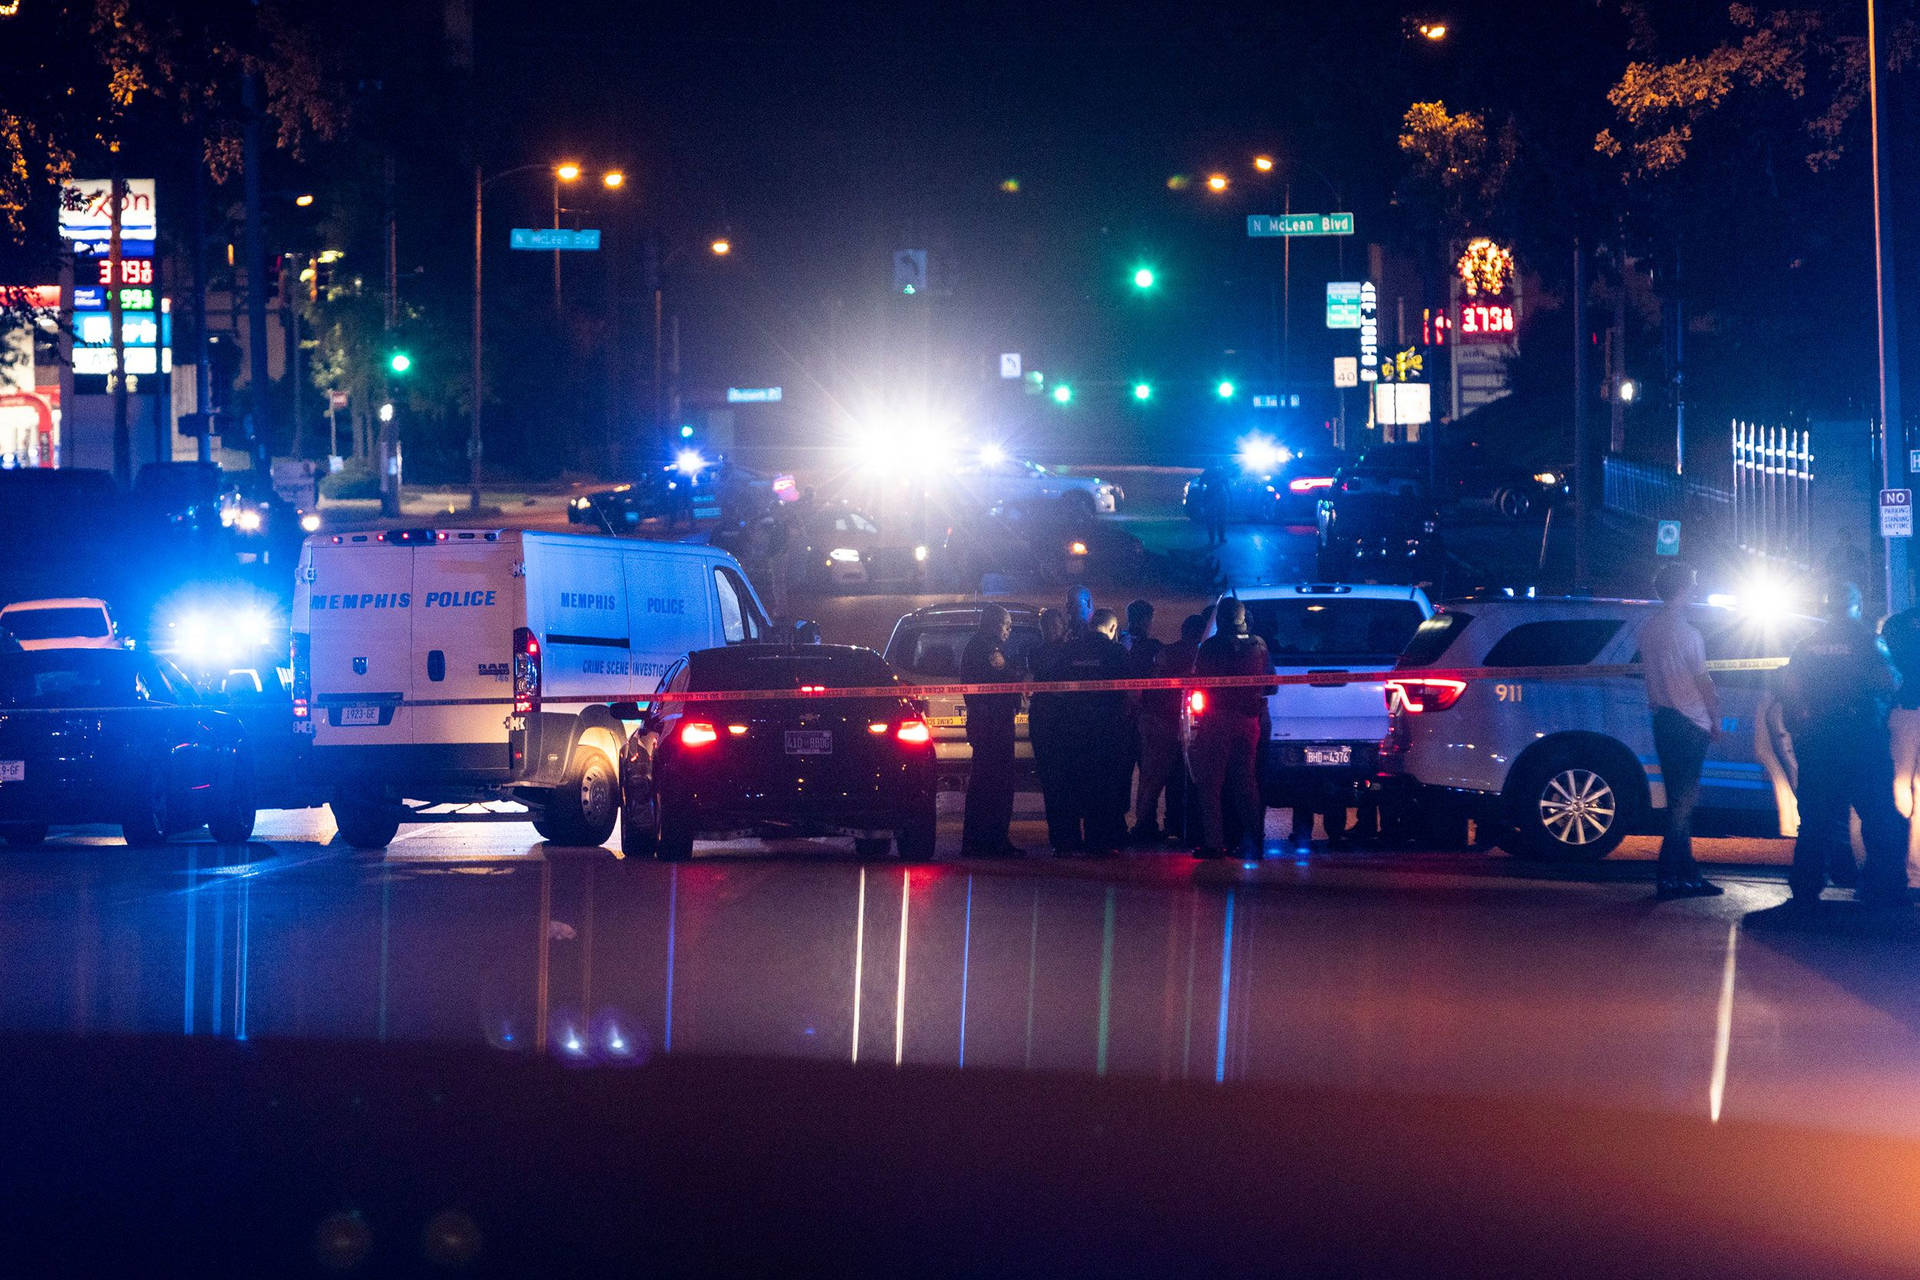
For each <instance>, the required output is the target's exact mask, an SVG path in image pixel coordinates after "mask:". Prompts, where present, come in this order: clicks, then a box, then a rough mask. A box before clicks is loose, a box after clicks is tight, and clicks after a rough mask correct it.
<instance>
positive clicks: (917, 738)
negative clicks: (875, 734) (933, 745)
mask: <svg viewBox="0 0 1920 1280" xmlns="http://www.w3.org/2000/svg"><path fill="white" fill-rule="evenodd" d="M893 736H894V737H896V738H898V739H899V740H900V741H902V742H904V743H906V744H907V745H908V746H920V745H922V744H924V743H928V742H932V741H933V730H931V729H929V728H927V722H926V721H925V720H902V721H901V722H900V727H899V728H898V729H896V730H894V732H893Z"/></svg>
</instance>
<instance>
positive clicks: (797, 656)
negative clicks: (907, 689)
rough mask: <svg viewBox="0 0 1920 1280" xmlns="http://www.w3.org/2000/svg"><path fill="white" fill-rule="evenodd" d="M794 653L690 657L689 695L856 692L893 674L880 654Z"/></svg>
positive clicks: (770, 650) (744, 651) (748, 651)
mask: <svg viewBox="0 0 1920 1280" xmlns="http://www.w3.org/2000/svg"><path fill="white" fill-rule="evenodd" d="M806 650H807V646H804V645H803V646H800V647H799V648H797V649H780V648H774V647H772V646H766V647H764V648H759V649H756V648H752V647H743V648H737V649H723V650H719V651H708V652H704V653H697V654H695V655H693V659H692V661H691V663H690V664H689V666H690V672H691V674H690V677H689V679H690V681H691V683H690V684H689V685H688V688H689V689H692V690H694V691H696V692H709V691H710V692H720V691H727V692H731V691H734V690H743V689H800V688H806V687H816V688H824V689H861V688H871V687H874V686H878V685H889V684H893V683H895V682H896V681H897V680H898V677H897V676H896V675H894V672H893V668H892V667H889V666H888V665H887V664H886V660H885V659H883V658H882V657H881V656H880V655H879V654H877V653H872V652H867V651H860V652H851V653H848V652H833V651H831V650H826V651H819V652H813V653H809V652H807V651H806Z"/></svg>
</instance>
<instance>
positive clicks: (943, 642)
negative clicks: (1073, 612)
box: [885, 600, 1040, 790]
mask: <svg viewBox="0 0 1920 1280" xmlns="http://www.w3.org/2000/svg"><path fill="white" fill-rule="evenodd" d="M992 603H995V604H998V605H1000V606H1001V607H1002V608H1004V609H1005V610H1006V611H1007V612H1008V613H1009V614H1010V615H1012V618H1013V633H1012V634H1011V635H1010V636H1009V637H1008V638H1007V655H1008V657H1009V658H1010V659H1011V660H1012V662H1013V665H1014V667H1015V668H1016V669H1021V670H1031V669H1032V666H1033V652H1034V650H1036V649H1038V648H1039V647H1040V611H1039V610H1038V609H1036V608H1035V607H1034V606H1032V605H1030V604H1016V603H1013V602H1011V601H999V600H996V601H993V602H992ZM987 604H988V602H987V601H985V600H958V601H955V602H953V603H952V604H936V605H928V606H927V607H926V608H924V609H915V610H914V611H913V612H912V613H909V614H907V615H906V616H905V617H903V618H901V619H900V621H898V622H896V623H894V624H893V634H892V635H891V636H889V637H888V639H887V647H886V650H885V654H886V659H887V664H888V665H889V666H891V667H892V668H893V669H894V670H895V671H897V672H899V673H900V674H901V675H902V676H903V677H904V678H905V679H907V680H908V681H910V682H913V683H915V684H933V685H938V684H956V683H958V682H959V679H960V655H961V654H962V653H963V652H965V650H966V647H967V641H969V640H971V639H972V638H973V633H974V632H975V631H977V630H978V629H979V627H980V611H981V610H982V609H984V608H985V607H986V606H987ZM925 702H926V707H927V723H928V724H930V725H932V726H933V745H934V755H935V757H936V758H937V759H938V761H939V771H940V785H941V786H942V787H946V788H950V789H953V790H958V789H960V788H962V787H964V786H966V779H967V773H968V771H969V770H970V769H971V768H972V766H973V748H972V746H971V745H969V744H968V742H967V704H966V699H965V698H963V697H961V696H960V695H959V694H957V693H934V694H928V695H926V697H925ZM1013 727H1014V749H1013V750H1014V757H1015V759H1016V760H1017V761H1018V763H1019V767H1020V768H1021V769H1023V770H1030V769H1032V767H1033V746H1032V744H1031V743H1030V742H1029V741H1028V740H1027V716H1026V713H1025V712H1024V711H1023V712H1021V713H1020V714H1019V715H1018V716H1016V717H1015V718H1014V722H1013Z"/></svg>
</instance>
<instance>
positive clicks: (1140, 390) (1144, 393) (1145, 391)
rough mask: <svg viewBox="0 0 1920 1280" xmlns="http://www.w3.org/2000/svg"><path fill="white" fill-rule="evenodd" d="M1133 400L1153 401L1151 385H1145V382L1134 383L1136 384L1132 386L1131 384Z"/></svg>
mask: <svg viewBox="0 0 1920 1280" xmlns="http://www.w3.org/2000/svg"><path fill="white" fill-rule="evenodd" d="M1133 398H1134V399H1135V400H1151V399H1153V387H1152V385H1151V384H1150V383H1145V382H1136V383H1134V384H1133Z"/></svg>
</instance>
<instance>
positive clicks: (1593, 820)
mask: <svg viewBox="0 0 1920 1280" xmlns="http://www.w3.org/2000/svg"><path fill="white" fill-rule="evenodd" d="M1633 795H1634V793H1633V792H1632V790H1631V789H1630V782H1629V776H1628V775H1627V774H1626V773H1625V772H1623V770H1622V767H1621V766H1620V764H1619V763H1618V762H1616V761H1613V760H1608V759H1605V758H1603V757H1600V756H1598V755H1597V753H1592V752H1584V751H1578V750H1567V751H1549V752H1546V753H1545V754H1543V755H1541V756H1540V757H1539V758H1537V759H1535V760H1532V761H1529V762H1528V763H1527V764H1526V765H1525V766H1523V768H1522V770H1521V774H1520V777H1518V778H1517V779H1516V780H1515V783H1514V786H1513V788H1512V791H1511V793H1510V803H1509V816H1510V818H1511V819H1512V822H1513V825H1514V828H1515V831H1514V842H1515V844H1517V845H1518V846H1519V848H1518V849H1517V850H1516V852H1520V853H1523V854H1525V855H1527V856H1530V857H1535V858H1544V859H1547V860H1549V861H1555V862H1598V861H1599V860H1600V859H1602V858H1604V857H1606V856H1607V855H1608V854H1610V853H1612V852H1613V851H1614V850H1615V849H1617V848H1619V847H1620V842H1621V841H1622V840H1624V839H1625V838H1626V835H1627V832H1628V830H1630V829H1631V826H1632V818H1633V810H1634V805H1635V801H1634V798H1633Z"/></svg>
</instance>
